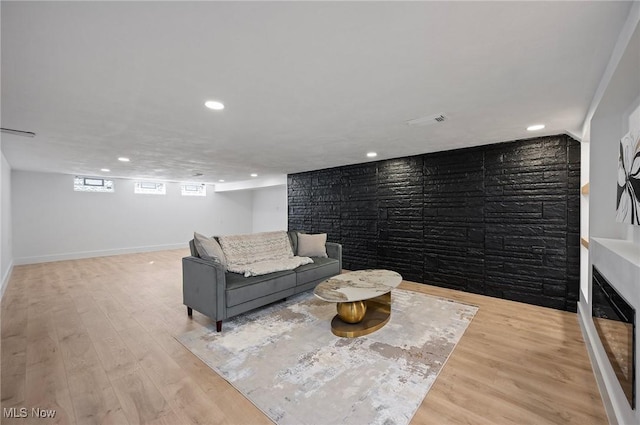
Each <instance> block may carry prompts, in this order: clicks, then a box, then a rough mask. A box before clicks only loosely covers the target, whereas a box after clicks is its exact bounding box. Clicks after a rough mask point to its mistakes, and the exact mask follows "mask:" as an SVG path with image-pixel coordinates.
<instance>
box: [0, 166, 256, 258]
mask: <svg viewBox="0 0 640 425" xmlns="http://www.w3.org/2000/svg"><path fill="white" fill-rule="evenodd" d="M114 180H115V192H114V193H88V192H74V190H73V176H72V175H64V174H51V173H37V172H30V171H19V170H14V171H13V172H12V189H13V190H12V209H13V254H14V262H15V264H29V263H37V262H44V261H56V260H62V259H71V258H84V257H94V256H100V255H111V254H120V253H127V252H140V251H152V250H160V249H172V248H182V247H187V242H188V241H189V239H191V237H192V235H193V232H194V231H197V232H199V233H203V234H205V235H214V234H216V235H222V234H232V233H251V231H252V213H253V212H252V202H253V200H252V193H251V192H250V191H238V192H226V193H216V192H214V190H213V187H211V186H209V187H207V196H206V197H183V196H181V195H180V184H179V183H167V194H166V195H136V194H134V193H133V186H134V181H132V180H124V179H114ZM3 192H4V191H3Z"/></svg>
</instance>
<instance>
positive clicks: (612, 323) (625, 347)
mask: <svg viewBox="0 0 640 425" xmlns="http://www.w3.org/2000/svg"><path fill="white" fill-rule="evenodd" d="M592 275H593V278H592V282H591V283H592V289H593V291H592V294H593V303H592V315H593V323H594V325H595V327H596V330H597V331H598V336H599V337H600V341H601V342H602V346H603V347H604V349H605V351H606V353H607V357H608V358H609V362H610V363H611V366H612V367H613V370H614V372H615V374H616V377H617V378H618V381H619V382H620V386H621V387H622V391H623V392H624V394H625V396H626V397H627V400H628V401H629V404H630V405H631V408H632V409H635V408H636V403H635V399H636V397H635V394H636V379H635V378H636V362H635V359H636V353H635V347H636V343H635V338H636V332H635V331H636V311H635V309H634V308H633V307H632V306H631V305H630V304H629V303H628V302H627V301H625V299H624V298H623V297H622V296H620V294H619V293H618V292H617V291H616V290H615V289H614V288H613V287H612V286H611V285H610V284H609V282H608V281H607V280H606V279H605V278H604V276H602V274H601V273H600V272H599V271H598V269H597V268H596V267H595V266H594V267H593V274H592Z"/></svg>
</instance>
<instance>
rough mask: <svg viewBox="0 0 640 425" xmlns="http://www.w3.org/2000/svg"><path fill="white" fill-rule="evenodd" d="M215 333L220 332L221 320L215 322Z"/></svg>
mask: <svg viewBox="0 0 640 425" xmlns="http://www.w3.org/2000/svg"><path fill="white" fill-rule="evenodd" d="M216 332H222V320H218V321H217V322H216Z"/></svg>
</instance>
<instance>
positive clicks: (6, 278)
mask: <svg viewBox="0 0 640 425" xmlns="http://www.w3.org/2000/svg"><path fill="white" fill-rule="evenodd" d="M11 273H13V261H11V262H10V263H9V267H7V272H6V273H5V274H4V276H2V282H1V285H2V286H0V300H2V298H3V297H4V291H6V290H7V286H8V285H9V280H10V279H11Z"/></svg>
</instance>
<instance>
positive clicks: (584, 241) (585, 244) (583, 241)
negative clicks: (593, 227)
mask: <svg viewBox="0 0 640 425" xmlns="http://www.w3.org/2000/svg"><path fill="white" fill-rule="evenodd" d="M580 243H581V244H582V246H583V247H585V248H587V249H589V238H584V237H582V238H580Z"/></svg>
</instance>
